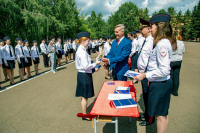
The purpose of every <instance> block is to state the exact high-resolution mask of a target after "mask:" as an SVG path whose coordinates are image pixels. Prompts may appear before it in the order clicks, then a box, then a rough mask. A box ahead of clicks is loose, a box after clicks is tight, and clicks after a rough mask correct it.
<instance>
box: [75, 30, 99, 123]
mask: <svg viewBox="0 0 200 133" xmlns="http://www.w3.org/2000/svg"><path fill="white" fill-rule="evenodd" d="M76 37H77V39H78V40H77V43H78V44H79V45H80V46H79V48H78V50H77V52H76V59H75V65H76V68H77V69H78V75H77V87H76V97H82V100H81V106H82V112H83V114H88V111H87V100H88V98H91V97H93V96H94V88H93V81H92V70H93V69H94V68H95V67H96V65H98V64H100V61H96V62H95V63H93V64H91V58H90V56H89V55H88V53H87V52H86V48H87V47H88V44H89V40H90V33H88V32H81V33H78V34H77V36H76ZM96 71H98V69H96ZM82 119H83V120H90V119H88V118H82Z"/></svg>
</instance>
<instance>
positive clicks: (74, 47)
mask: <svg viewBox="0 0 200 133" xmlns="http://www.w3.org/2000/svg"><path fill="white" fill-rule="evenodd" d="M72 47H73V49H74V50H77V48H78V44H77V43H76V41H73V43H72Z"/></svg>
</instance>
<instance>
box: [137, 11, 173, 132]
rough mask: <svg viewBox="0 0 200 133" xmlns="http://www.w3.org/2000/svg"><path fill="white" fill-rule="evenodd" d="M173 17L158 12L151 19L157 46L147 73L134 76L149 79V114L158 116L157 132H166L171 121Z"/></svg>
mask: <svg viewBox="0 0 200 133" xmlns="http://www.w3.org/2000/svg"><path fill="white" fill-rule="evenodd" d="M170 20H171V17H170V16H169V15H168V14H164V13H161V14H157V15H154V16H153V17H152V18H151V19H150V23H151V24H152V36H153V37H154V45H155V48H154V49H153V50H152V52H151V54H150V59H149V64H148V67H147V72H146V73H141V74H140V75H138V76H136V77H134V80H138V81H141V80H143V79H144V78H147V79H148V81H149V97H148V115H149V116H151V117H154V116H155V117H156V119H157V132H158V133H165V132H166V131H167V126H168V123H169V118H168V109H169V104H170V96H171V89H172V79H171V77H170V69H171V68H170V62H171V57H172V46H171V43H172V40H173V38H172V28H171V25H170Z"/></svg>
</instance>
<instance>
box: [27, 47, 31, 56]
mask: <svg viewBox="0 0 200 133" xmlns="http://www.w3.org/2000/svg"><path fill="white" fill-rule="evenodd" d="M27 49H28V52H29V55H30V56H31V52H30V49H29V47H28V48H27Z"/></svg>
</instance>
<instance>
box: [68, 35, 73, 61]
mask: <svg viewBox="0 0 200 133" xmlns="http://www.w3.org/2000/svg"><path fill="white" fill-rule="evenodd" d="M68 46H69V55H68V57H69V58H68V59H69V60H71V59H72V53H73V48H72V43H71V38H69V41H68Z"/></svg>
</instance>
